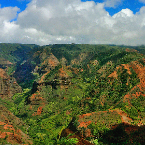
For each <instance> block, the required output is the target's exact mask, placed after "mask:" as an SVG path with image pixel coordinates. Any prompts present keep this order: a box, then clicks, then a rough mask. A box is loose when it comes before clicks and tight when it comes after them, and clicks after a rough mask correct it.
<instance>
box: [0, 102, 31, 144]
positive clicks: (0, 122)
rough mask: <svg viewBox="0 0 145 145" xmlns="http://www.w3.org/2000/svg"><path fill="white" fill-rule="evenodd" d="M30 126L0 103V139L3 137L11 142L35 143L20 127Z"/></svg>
mask: <svg viewBox="0 0 145 145" xmlns="http://www.w3.org/2000/svg"><path fill="white" fill-rule="evenodd" d="M22 126H25V127H27V128H28V126H26V125H25V123H24V122H23V121H22V120H21V119H19V118H18V117H16V116H15V115H13V114H12V113H11V112H10V111H8V110H7V108H5V107H4V106H2V105H0V141H1V142H2V141H3V139H4V140H6V141H7V142H8V143H11V144H24V143H26V144H29V145H31V144H33V142H32V141H31V139H30V138H29V136H28V135H26V134H25V133H24V132H22V131H21V130H20V129H19V128H18V127H22ZM2 143H3V142H2Z"/></svg>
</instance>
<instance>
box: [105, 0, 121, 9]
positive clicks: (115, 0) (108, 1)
mask: <svg viewBox="0 0 145 145" xmlns="http://www.w3.org/2000/svg"><path fill="white" fill-rule="evenodd" d="M122 1H124V0H105V2H104V3H105V6H106V7H112V8H115V7H117V6H119V5H120V4H121V3H122Z"/></svg>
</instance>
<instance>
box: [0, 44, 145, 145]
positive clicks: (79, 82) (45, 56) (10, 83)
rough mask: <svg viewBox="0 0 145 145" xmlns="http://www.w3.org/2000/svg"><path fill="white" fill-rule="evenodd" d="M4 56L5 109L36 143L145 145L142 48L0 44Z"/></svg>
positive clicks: (0, 66) (0, 62) (0, 74)
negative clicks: (23, 123)
mask: <svg viewBox="0 0 145 145" xmlns="http://www.w3.org/2000/svg"><path fill="white" fill-rule="evenodd" d="M5 48H7V50H6V49H5ZM0 52H1V55H0V90H1V92H2V93H1V92H0V94H3V95H1V102H2V105H3V106H4V107H6V108H7V109H8V110H9V111H10V112H12V113H13V114H14V115H15V116H17V118H20V119H21V120H23V122H25V126H24V127H23V132H24V133H25V134H26V133H27V134H28V135H29V137H30V138H31V139H30V140H32V141H33V144H44V145H45V144H54V145H55V144H62V145H63V144H77V145H80V144H82V145H83V144H88V145H89V144H90V145H91V144H144V143H145V138H144V129H145V128H144V125H145V109H144V108H145V56H144V54H145V48H144V46H136V47H131V46H115V45H89V44H55V45H48V46H37V45H22V44H1V45H0ZM11 88H12V90H13V91H11V92H10V91H5V93H4V90H11ZM18 88H19V89H18ZM17 90H18V91H17ZM7 96H9V97H7ZM0 121H1V122H3V121H2V120H0ZM14 124H15V122H14ZM4 125H6V124H4V122H3V127H4ZM27 126H29V128H28V127H27ZM1 127H2V126H1ZM4 134H5V133H3V132H1V133H0V139H1V140H2V141H3V142H4V141H5V140H8V138H9V137H8V138H7V137H6V136H5V138H4ZM13 134H14V133H13ZM2 135H3V137H2ZM21 142H22V143H23V142H24V140H23V141H21ZM11 143H12V142H11ZM31 143H32V142H27V144H31Z"/></svg>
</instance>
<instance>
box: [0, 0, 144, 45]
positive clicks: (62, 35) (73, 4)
mask: <svg viewBox="0 0 145 145" xmlns="http://www.w3.org/2000/svg"><path fill="white" fill-rule="evenodd" d="M140 1H141V0H140ZM142 1H143V0H142ZM120 2H121V0H107V1H105V2H104V3H95V2H93V1H87V2H81V0H73V1H72V0H59V1H58V0H53V1H52V0H43V1H42V0H32V1H31V2H30V3H29V4H28V5H27V8H26V9H25V10H24V11H22V12H20V13H19V14H18V11H19V8H17V7H7V8H0V34H1V35H0V42H9V43H27V44H28V43H35V44H39V45H46V44H53V43H91V44H102V43H103V44H126V45H141V44H145V42H144V40H145V7H142V8H141V9H140V11H139V12H138V13H136V14H133V12H132V11H131V10H130V9H122V10H121V11H120V12H118V13H116V14H114V15H113V16H110V15H109V13H108V12H107V11H106V10H105V8H104V7H115V6H117V5H118V4H119V3H120ZM16 17H17V20H16V21H12V20H13V19H14V18H16Z"/></svg>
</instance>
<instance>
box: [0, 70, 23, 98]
mask: <svg viewBox="0 0 145 145" xmlns="http://www.w3.org/2000/svg"><path fill="white" fill-rule="evenodd" d="M21 92H22V89H21V87H20V86H19V85H18V84H17V82H16V80H15V78H13V77H10V76H8V75H7V74H6V72H5V71H4V70H3V69H1V68H0V97H2V98H4V97H8V98H10V97H12V96H13V95H14V94H15V93H21Z"/></svg>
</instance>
